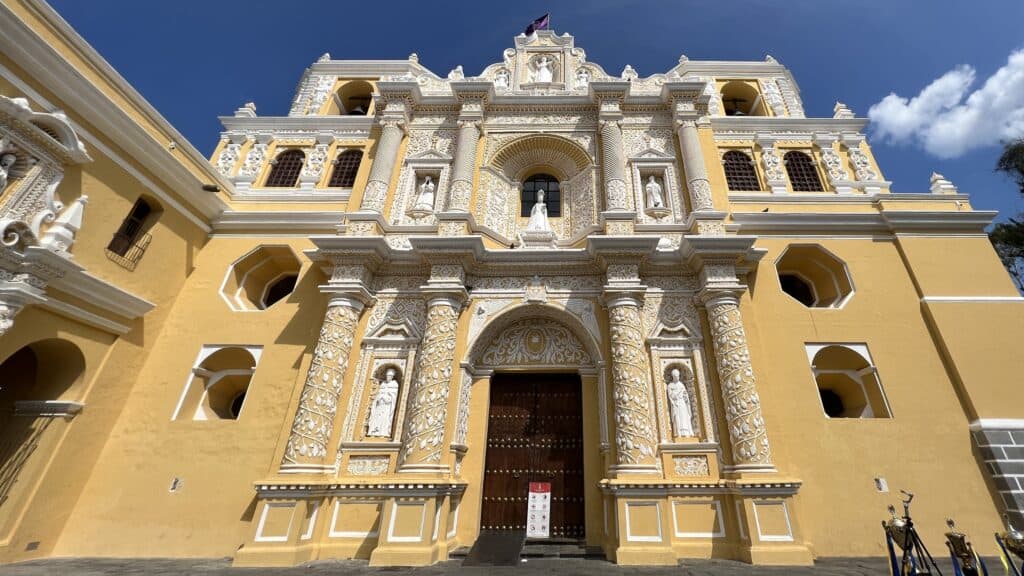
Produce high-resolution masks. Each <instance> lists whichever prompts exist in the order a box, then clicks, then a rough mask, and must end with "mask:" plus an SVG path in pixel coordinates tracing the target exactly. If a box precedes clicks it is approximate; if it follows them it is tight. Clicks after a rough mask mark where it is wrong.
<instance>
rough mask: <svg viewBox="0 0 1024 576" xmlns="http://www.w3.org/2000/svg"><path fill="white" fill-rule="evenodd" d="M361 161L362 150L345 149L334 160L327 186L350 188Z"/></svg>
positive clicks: (354, 181)
mask: <svg viewBox="0 0 1024 576" xmlns="http://www.w3.org/2000/svg"><path fill="white" fill-rule="evenodd" d="M362 161H363V152H362V150H345V151H344V152H342V153H341V154H338V157H337V158H336V159H335V160H334V171H333V172H331V180H330V182H328V184H327V185H328V186H329V187H331V188H351V187H352V186H353V185H354V184H355V183H356V173H358V172H359V165H360V164H361V163H362Z"/></svg>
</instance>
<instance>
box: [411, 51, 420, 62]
mask: <svg viewBox="0 0 1024 576" xmlns="http://www.w3.org/2000/svg"><path fill="white" fill-rule="evenodd" d="M419 61H420V55H419V54H417V53H415V52H413V53H412V54H409V62H419Z"/></svg>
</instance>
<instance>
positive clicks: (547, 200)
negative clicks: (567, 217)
mask: <svg viewBox="0 0 1024 576" xmlns="http://www.w3.org/2000/svg"><path fill="white" fill-rule="evenodd" d="M538 190H543V191H544V205H545V206H546V207H547V210H548V217H549V218H557V217H559V216H561V215H562V192H561V187H560V186H559V183H558V178H555V177H554V176H552V175H550V174H534V175H533V176H530V177H529V178H527V179H526V180H525V181H524V182H523V187H522V189H521V191H520V196H519V205H520V210H519V215H520V216H522V217H524V218H528V217H529V216H530V211H531V210H533V205H534V204H536V203H537V191H538Z"/></svg>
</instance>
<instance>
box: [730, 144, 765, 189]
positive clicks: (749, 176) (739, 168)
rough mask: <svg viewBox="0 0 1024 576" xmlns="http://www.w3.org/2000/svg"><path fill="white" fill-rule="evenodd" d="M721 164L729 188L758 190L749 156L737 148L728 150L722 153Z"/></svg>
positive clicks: (759, 185) (759, 186)
mask: <svg viewBox="0 0 1024 576" xmlns="http://www.w3.org/2000/svg"><path fill="white" fill-rule="evenodd" d="M722 166H723V167H724V168H725V181H726V182H727V183H728V184H729V190H733V191H738V190H745V191H749V190H760V189H761V184H760V183H759V182H758V181H757V172H756V171H755V170H754V163H753V162H751V160H750V156H747V155H746V154H745V153H743V152H740V151H739V150H730V151H728V152H726V153H725V154H723V155H722Z"/></svg>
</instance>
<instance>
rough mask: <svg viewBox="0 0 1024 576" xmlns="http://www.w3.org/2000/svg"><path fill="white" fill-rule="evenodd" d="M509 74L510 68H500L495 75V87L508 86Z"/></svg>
mask: <svg viewBox="0 0 1024 576" xmlns="http://www.w3.org/2000/svg"><path fill="white" fill-rule="evenodd" d="M508 84H509V74H508V70H506V69H504V68H502V69H501V70H498V73H497V74H495V75H494V87H495V88H508Z"/></svg>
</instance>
